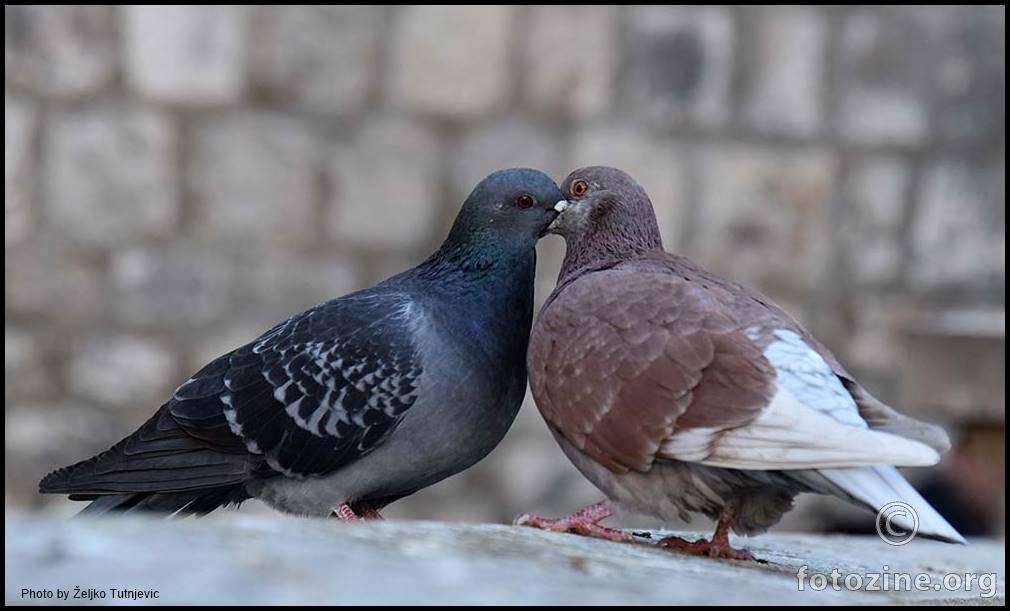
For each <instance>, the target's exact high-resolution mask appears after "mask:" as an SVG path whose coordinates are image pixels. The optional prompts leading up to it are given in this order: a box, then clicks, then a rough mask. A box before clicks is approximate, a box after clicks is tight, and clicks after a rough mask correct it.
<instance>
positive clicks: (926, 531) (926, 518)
mask: <svg viewBox="0 0 1010 611" xmlns="http://www.w3.org/2000/svg"><path fill="white" fill-rule="evenodd" d="M800 473H802V474H803V478H802V479H804V480H805V481H806V482H807V483H809V484H811V485H812V486H813V487H814V488H815V489H817V490H823V491H824V492H826V493H829V494H834V495H836V496H839V497H841V498H844V499H847V500H850V501H853V502H855V503H858V504H861V505H865V506H866V507H868V508H869V509H871V510H873V511H874V512H879V511H880V510H881V508H883V507H884V506H885V505H887V504H888V503H894V502H900V503H904V504H905V505H907V506H909V507H910V508H911V509H912V511H914V512H915V514H916V516H917V518H918V522H919V524H918V535H921V536H923V537H926V538H928V539H936V540H938V541H944V542H947V543H966V541H965V540H964V537H962V536H961V534H960V533H959V532H957V530H956V529H955V528H954V527H953V526H951V525H950V523H949V522H947V520H946V519H944V517H943V516H941V515H940V513H939V512H938V511H937V510H935V509H933V507H932V506H931V505H930V504H929V503H928V502H927V501H926V499H924V498H922V495H920V494H919V493H918V492H917V491H916V490H915V488H913V487H912V485H911V484H909V483H908V482H907V481H906V480H905V478H904V477H902V476H901V474H900V473H899V472H898V470H897V469H896V468H894V467H892V466H890V465H879V466H875V467H851V468H846V469H818V470H817V471H803V472H800ZM798 474H799V473H797V475H798ZM817 479H820V480H821V481H820V482H819V483H820V485H818V482H816V481H815V480H817ZM825 484H826V485H825ZM826 488H827V489H826ZM889 515H891V516H892V517H891V518H890V523H893V524H894V525H895V526H898V527H899V528H902V529H906V530H909V531H910V530H911V529H912V528H914V521H913V519H912V517H911V516H909V515H907V514H906V513H904V512H902V511H900V510H899V511H897V512H895V513H893V514H889Z"/></svg>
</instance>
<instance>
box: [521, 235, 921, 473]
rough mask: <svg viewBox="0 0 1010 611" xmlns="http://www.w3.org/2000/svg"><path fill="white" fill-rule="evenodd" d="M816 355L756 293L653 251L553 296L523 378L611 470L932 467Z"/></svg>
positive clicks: (580, 444)
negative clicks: (680, 464) (667, 465)
mask: <svg viewBox="0 0 1010 611" xmlns="http://www.w3.org/2000/svg"><path fill="white" fill-rule="evenodd" d="M824 350H825V349H824V348H823V347H822V346H821V345H820V344H819V343H817V342H816V340H813V339H812V338H811V337H810V336H809V334H807V333H806V332H805V331H804V330H803V329H802V328H800V327H799V325H798V324H797V323H796V322H795V321H793V320H792V319H791V318H790V317H789V316H788V315H786V314H785V313H784V312H783V311H782V310H780V309H779V308H778V307H776V306H775V305H774V304H772V303H771V302H769V301H767V299H766V298H764V297H763V296H761V295H760V294H757V293H755V292H753V291H749V290H746V289H743V288H742V287H739V286H738V285H734V284H732V283H729V282H727V281H724V280H721V279H718V278H715V277H712V276H710V275H709V274H707V273H705V272H704V271H702V270H700V269H698V268H697V267H696V266H694V265H693V264H691V263H690V262H689V261H687V260H686V259H683V258H681V257H676V256H673V255H666V254H653V255H649V256H646V257H645V258H643V259H639V260H634V261H629V262H626V263H622V264H620V265H617V266H615V267H613V268H610V269H605V270H600V271H595V272H592V273H589V274H586V275H584V276H581V277H579V278H577V279H576V280H574V281H572V282H570V283H568V284H566V285H564V286H562V287H559V289H557V290H556V291H555V293H554V294H553V295H552V296H551V298H550V299H549V300H548V304H547V306H545V308H544V310H543V312H542V313H541V317H540V319H539V320H538V322H537V324H536V326H535V327H534V331H533V336H532V339H531V344H530V352H529V366H530V380H531V385H532V388H533V394H534V397H535V398H536V400H537V405H538V407H539V408H540V410H541V412H542V413H543V415H544V417H545V419H546V420H547V421H548V422H549V423H550V424H551V425H552V426H553V427H554V428H555V429H556V430H557V431H558V432H559V433H560V434H561V435H563V436H564V437H565V438H566V439H568V440H569V441H570V442H572V443H573V444H574V445H575V446H576V447H577V448H579V449H581V450H582V451H583V452H585V453H586V454H588V455H589V456H590V457H592V458H593V459H594V460H596V461H597V462H600V463H601V464H603V465H605V466H606V467H608V468H610V469H611V470H614V471H624V470H628V469H636V470H643V471H644V470H648V469H649V468H650V467H651V464H652V462H653V461H654V460H656V459H664V458H668V459H676V460H683V461H689V462H698V463H700V464H705V465H709V466H719V467H726V468H739V469H759V470H760V469H806V468H821V467H844V466H855V465H860V464H873V463H874V462H875V461H876V462H881V463H891V464H907V465H919V464H932V463H933V462H935V461H936V459H937V458H938V455H937V453H936V452H935V451H933V449H930V448H929V447H926V446H924V445H923V444H922V443H920V441H924V440H921V439H916V438H915V437H911V438H912V439H915V441H908V440H907V439H905V438H903V437H899V436H897V435H900V433H896V434H892V433H893V431H887V429H882V430H881V431H875V430H872V429H871V427H870V426H869V425H868V423H867V421H866V420H865V419H864V417H863V416H862V414H861V411H864V410H861V409H860V407H859V406H858V405H857V402H856V399H855V397H854V396H853V394H852V391H851V390H849V388H848V387H847V383H848V382H851V381H850V379H849V377H848V376H847V374H844V373H843V374H839V373H838V372H837V371H836V369H840V368H841V366H840V365H838V364H837V361H836V360H835V359H834V357H832V356H830V353H828V355H827V357H825V356H823V355H822V352H821V351H824ZM851 384H854V383H851ZM856 387H857V385H855V386H852V388H856ZM860 398H861V399H862V400H863V402H864V403H866V404H869V403H870V399H872V397H869V395H868V394H866V396H865V397H860ZM877 403H878V404H879V402H877ZM880 405H882V404H880ZM884 407H885V408H886V406H884ZM877 409H878V412H879V413H883V410H882V409H880V408H877ZM887 409H889V408H887ZM892 413H895V414H896V412H893V410H892ZM907 420H911V419H907ZM889 422H893V419H891V420H889ZM913 422H914V421H913ZM920 425H921V423H920ZM922 426H928V425H922ZM927 445H931V444H927ZM867 446H869V447H870V448H871V449H869V450H868V449H867Z"/></svg>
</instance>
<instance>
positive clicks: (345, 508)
mask: <svg viewBox="0 0 1010 611" xmlns="http://www.w3.org/2000/svg"><path fill="white" fill-rule="evenodd" d="M331 515H332V516H333V517H334V518H337V519H339V520H343V521H344V522H357V521H358V520H360V519H361V516H359V515H358V514H356V513H354V510H353V509H351V506H350V505H348V504H347V503H341V504H340V506H339V507H337V508H335V509H334V510H333V513H332V514H331Z"/></svg>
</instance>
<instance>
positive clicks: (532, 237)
mask: <svg viewBox="0 0 1010 611" xmlns="http://www.w3.org/2000/svg"><path fill="white" fill-rule="evenodd" d="M561 199H563V198H562V196H561V193H560V191H559V190H558V187H557V185H556V184H555V183H554V181H553V180H552V179H551V178H550V177H548V176H547V175H545V174H543V173H542V172H539V171H536V170H530V169H512V170H503V171H499V172H495V173H494V174H491V175H490V176H488V177H487V178H486V179H484V180H483V181H482V182H481V183H480V184H478V185H477V187H476V188H475V189H474V190H473V192H472V193H471V194H470V196H469V197H468V198H467V200H466V202H465V203H464V204H463V208H462V210H461V211H460V213H459V215H458V216H457V217H456V221H455V223H454V224H453V226H452V230H451V231H450V233H449V236H448V238H447V239H446V240H445V242H444V243H443V244H442V246H441V247H440V248H439V249H438V251H437V252H436V253H435V254H433V255H432V256H431V257H429V258H428V259H427V260H426V261H425V262H424V263H422V264H420V265H418V266H417V267H415V268H413V269H410V270H408V271H406V272H403V273H401V274H399V275H396V276H394V277H392V278H390V279H388V280H386V281H384V282H382V283H380V284H378V285H376V286H374V287H372V288H369V289H365V290H363V291H360V292H357V293H352V294H350V295H346V296H344V297H340V298H338V299H334V300H332V301H328V302H326V303H322V304H320V305H318V306H315V307H313V308H311V309H309V310H307V311H305V312H302V313H301V314H297V315H295V316H292V317H291V318H289V319H287V320H285V321H284V322H282V323H280V324H278V325H277V326H275V327H273V328H272V329H270V330H269V331H267V332H266V333H264V334H263V335H261V336H260V337H258V338H256V339H255V340H253V341H252V342H250V343H248V344H246V345H245V346H242V347H241V348H238V349H237V350H235V351H233V352H230V353H228V354H225V355H224V356H222V357H220V358H218V359H216V360H214V361H212V362H211V363H210V364H208V365H207V366H205V367H204V368H203V369H201V370H200V371H198V372H197V373H196V374H194V375H193V377H191V378H190V379H189V380H188V381H187V382H185V383H184V384H183V385H182V386H180V387H179V388H178V389H177V390H176V391H175V394H174V395H173V396H172V397H171V398H170V399H169V400H168V402H167V403H165V404H164V405H163V406H162V407H161V408H160V409H159V410H158V411H157V412H156V413H155V414H154V416H153V417H152V418H151V419H150V420H148V421H147V423H145V424H144V425H143V426H141V427H140V429H139V430H137V431H136V432H135V433H133V434H132V435H130V436H129V437H127V438H126V439H123V440H122V441H120V442H119V443H117V444H116V445H114V446H113V447H112V448H111V449H109V450H107V451H105V452H103V453H101V454H99V455H98V456H95V457H93V458H90V459H88V460H85V461H83V462H80V463H77V464H75V465H72V466H69V467H65V468H62V469H59V470H57V471H54V472H53V473H51V474H49V475H48V476H46V477H45V478H44V479H43V480H42V482H41V483H40V484H39V490H40V492H43V493H58V494H69V495H70V498H71V499H73V500H82V501H91V504H90V505H89V506H88V507H87V508H86V510H85V511H91V512H104V511H109V510H134V509H136V510H152V511H160V512H168V513H177V514H195V515H202V514H206V513H208V512H210V511H213V510H214V509H216V508H217V507H220V506H223V505H228V504H233V503H239V502H241V501H243V500H246V499H248V498H251V497H255V498H259V499H261V500H263V501H265V502H267V503H268V504H270V505H272V506H273V507H275V508H277V509H280V510H283V511H287V512H290V513H295V514H301V515H310V516H326V515H331V514H334V515H336V516H337V517H340V518H343V519H346V520H353V519H357V518H359V517H378V510H379V509H381V508H382V507H384V506H385V505H387V504H388V503H391V502H393V501H395V500H397V499H399V498H402V497H404V496H407V495H409V494H412V493H414V492H416V491H418V490H420V489H421V488H424V487H426V486H430V485H431V484H434V483H435V482H438V481H440V480H442V479H444V478H446V477H449V476H450V475H453V474H455V473H458V472H460V471H462V470H464V469H466V468H467V467H469V466H471V465H473V464H474V463H476V462H477V461H479V460H480V459H481V458H483V457H484V456H486V455H487V454H488V453H489V452H490V451H491V450H492V449H493V448H494V447H495V446H496V445H497V444H498V442H499V441H501V439H502V437H503V436H504V435H505V433H506V431H507V430H508V428H509V426H511V424H512V421H513V419H514V418H515V415H516V413H517V411H518V410H519V406H520V404H521V403H522V400H523V395H524V394H525V389H526V368H525V362H524V361H525V354H526V345H527V342H528V340H529V331H530V324H531V322H532V319H533V275H534V268H535V263H536V251H535V250H534V246H535V244H536V242H537V240H538V238H540V237H541V236H542V235H544V233H545V230H546V228H547V225H548V224H549V223H550V222H551V221H552V220H553V219H554V218H555V216H557V212H556V211H555V210H554V208H555V205H556V204H557V202H558V201H559V200H561Z"/></svg>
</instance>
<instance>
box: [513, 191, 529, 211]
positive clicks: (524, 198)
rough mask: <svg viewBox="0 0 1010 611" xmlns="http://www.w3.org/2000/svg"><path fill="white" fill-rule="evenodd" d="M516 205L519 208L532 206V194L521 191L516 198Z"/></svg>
mask: <svg viewBox="0 0 1010 611" xmlns="http://www.w3.org/2000/svg"><path fill="white" fill-rule="evenodd" d="M516 205H517V206H519V207H520V208H532V207H533V196H532V195H529V194H527V193H523V194H522V195H520V196H519V197H517V198H516Z"/></svg>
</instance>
